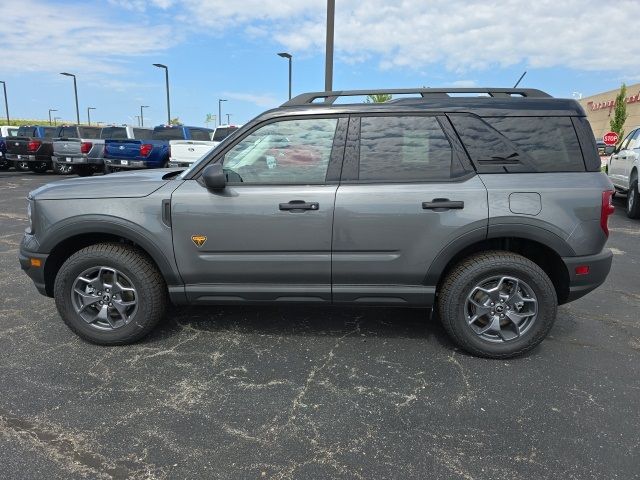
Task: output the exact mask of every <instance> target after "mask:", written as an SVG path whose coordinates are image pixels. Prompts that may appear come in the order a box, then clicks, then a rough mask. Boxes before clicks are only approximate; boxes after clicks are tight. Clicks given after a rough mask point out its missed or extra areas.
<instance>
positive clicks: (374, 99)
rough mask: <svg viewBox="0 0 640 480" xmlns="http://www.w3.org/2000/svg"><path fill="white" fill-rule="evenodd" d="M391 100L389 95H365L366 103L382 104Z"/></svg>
mask: <svg viewBox="0 0 640 480" xmlns="http://www.w3.org/2000/svg"><path fill="white" fill-rule="evenodd" d="M389 100H391V95H389V94H385V93H378V94H376V95H367V99H366V100H365V102H366V103H384V102H388V101H389Z"/></svg>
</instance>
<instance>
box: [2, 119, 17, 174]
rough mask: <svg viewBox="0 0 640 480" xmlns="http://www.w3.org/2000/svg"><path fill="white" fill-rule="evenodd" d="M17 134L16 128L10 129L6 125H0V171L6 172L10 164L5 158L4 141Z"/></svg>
mask: <svg viewBox="0 0 640 480" xmlns="http://www.w3.org/2000/svg"><path fill="white" fill-rule="evenodd" d="M17 133H18V127H11V126H8V125H0V170H8V169H9V168H10V167H11V163H10V162H9V161H8V160H7V157H6V156H5V155H6V153H7V144H6V140H7V139H10V138H11V137H15V136H16V135H17Z"/></svg>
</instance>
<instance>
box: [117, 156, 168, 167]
mask: <svg viewBox="0 0 640 480" xmlns="http://www.w3.org/2000/svg"><path fill="white" fill-rule="evenodd" d="M122 162H126V163H125V164H123V163H122ZM104 164H105V165H107V166H109V167H114V168H132V169H135V168H160V167H161V166H160V165H157V164H156V162H148V161H146V160H118V159H115V158H105V159H104Z"/></svg>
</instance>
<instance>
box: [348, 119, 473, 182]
mask: <svg viewBox="0 0 640 480" xmlns="http://www.w3.org/2000/svg"><path fill="white" fill-rule="evenodd" d="M362 117H376V118H377V117H399V118H401V117H431V118H435V119H436V121H437V122H438V124H439V126H440V128H441V130H442V133H443V134H444V136H445V137H446V139H447V141H448V142H449V145H450V146H451V162H455V161H458V163H459V165H460V167H461V169H462V170H463V171H464V172H466V173H464V174H462V175H460V176H457V177H452V178H448V179H445V178H441V179H433V180H360V178H359V176H360V126H361V119H362ZM453 133H455V130H453V127H452V126H450V123H449V119H448V118H447V117H446V115H445V114H444V113H442V112H416V111H408V112H361V113H360V112H359V113H353V114H351V117H350V121H349V133H348V135H347V144H346V146H345V155H344V161H343V168H342V177H341V179H340V184H341V185H401V184H411V185H419V184H443V183H461V182H464V181H467V180H469V179H470V178H472V177H474V176H475V175H476V172H475V170H474V169H473V166H472V163H471V162H470V160H469V157H468V155H467V154H466V151H464V150H462V152H461V150H460V149H463V147H462V142H461V141H460V139H459V138H457V137H455V138H453V139H452V138H451V135H452V134H453ZM461 153H462V155H461Z"/></svg>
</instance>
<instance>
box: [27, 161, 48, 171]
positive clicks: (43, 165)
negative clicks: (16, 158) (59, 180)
mask: <svg viewBox="0 0 640 480" xmlns="http://www.w3.org/2000/svg"><path fill="white" fill-rule="evenodd" d="M29 170H31V171H32V172H34V173H46V172H47V170H49V164H48V163H47V162H32V163H30V164H29Z"/></svg>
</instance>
